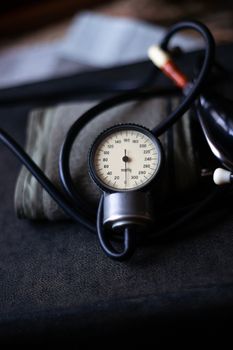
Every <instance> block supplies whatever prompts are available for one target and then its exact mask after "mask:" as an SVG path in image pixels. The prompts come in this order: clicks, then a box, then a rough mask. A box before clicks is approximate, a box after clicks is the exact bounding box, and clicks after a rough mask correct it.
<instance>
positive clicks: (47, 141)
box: [15, 98, 199, 220]
mask: <svg viewBox="0 0 233 350" xmlns="http://www.w3.org/2000/svg"><path fill="white" fill-rule="evenodd" d="M178 102H179V101H178V99H172V100H169V102H168V100H165V99H160V98H158V99H156V100H155V99H154V100H150V101H145V102H130V103H127V104H124V105H122V106H118V107H115V108H112V109H111V110H109V111H107V112H104V113H102V114H101V115H100V116H98V117H97V118H95V119H94V120H93V121H92V122H90V123H89V124H88V125H87V126H86V127H85V128H84V129H83V130H82V132H81V133H80V136H79V137H78V139H77V140H76V141H75V144H74V147H73V150H72V154H71V162H70V167H71V173H72V176H73V179H74V182H75V183H76V185H77V186H78V187H79V188H80V189H81V191H82V193H83V196H84V198H86V199H87V200H88V201H90V202H92V203H96V202H97V201H98V198H99V196H100V192H99V190H98V189H97V187H96V185H95V184H93V183H92V181H91V180H90V178H89V175H88V167H87V156H88V150H89V148H90V146H91V144H92V142H93V141H94V139H95V138H96V136H97V135H98V134H99V133H100V132H102V131H103V130H104V129H106V128H108V127H110V126H112V125H115V124H117V123H136V124H140V125H143V126H145V127H148V128H153V127H154V126H155V125H156V124H157V123H159V121H161V120H162V119H164V118H165V117H166V115H167V111H168V103H169V104H172V108H174V107H175V106H176V105H177V103H178ZM95 104H96V102H82V103H74V104H70V103H69V104H63V105H59V106H56V107H52V108H46V109H38V110H35V111H32V112H31V113H30V115H29V119H28V128H27V140H26V151H27V152H28V154H29V155H30V156H31V157H32V158H33V159H34V161H35V162H36V163H37V165H38V166H39V167H40V168H41V169H42V171H43V172H45V174H46V175H47V176H48V177H49V178H50V179H51V181H52V182H53V183H54V184H55V185H56V186H57V187H58V188H60V189H61V185H60V180H59V171H58V160H59V152H60V148H61V145H62V143H63V141H64V139H65V135H66V133H67V131H68V129H69V128H70V126H71V125H72V123H73V122H74V121H75V120H76V119H77V118H79V116H81V115H82V113H84V112H85V111H87V110H88V109H89V108H90V107H92V106H93V105H95ZM160 140H161V142H162V144H163V147H164V150H165V155H166V158H167V159H168V160H169V162H171V160H172V164H173V165H172V168H171V165H170V164H167V168H166V169H165V171H164V174H163V181H162V185H161V187H160V195H162V196H163V198H169V196H170V195H171V194H173V193H175V192H177V191H179V192H180V191H186V190H188V189H190V188H191V187H194V186H195V185H196V184H197V181H198V178H199V169H198V164H197V162H196V161H195V156H194V150H193V145H192V141H191V128H190V116H189V115H188V114H186V115H184V116H183V118H182V119H181V120H180V121H179V122H178V123H176V125H175V126H174V127H173V128H172V131H170V132H169V133H165V134H164V135H163V136H162V137H161V138H160ZM171 169H172V171H171ZM15 210H16V213H17V216H18V217H19V218H29V219H49V220H59V219H64V218H66V216H65V214H64V213H63V212H62V210H61V209H59V207H58V206H57V204H56V203H55V202H54V201H53V200H52V199H51V197H50V196H49V195H48V194H47V193H46V192H45V191H44V190H43V189H42V188H41V186H40V184H39V183H38V182H37V181H36V180H35V178H34V177H33V176H32V175H31V174H30V173H29V172H28V171H27V170H26V169H25V168H24V167H23V168H22V169H21V171H20V174H19V177H18V180H17V184H16V189H15Z"/></svg>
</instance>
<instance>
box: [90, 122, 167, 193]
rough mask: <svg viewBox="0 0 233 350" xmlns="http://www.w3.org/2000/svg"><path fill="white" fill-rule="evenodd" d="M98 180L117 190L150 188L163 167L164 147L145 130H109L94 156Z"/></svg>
mask: <svg viewBox="0 0 233 350" xmlns="http://www.w3.org/2000/svg"><path fill="white" fill-rule="evenodd" d="M91 158H92V160H91V162H92V171H94V179H95V180H97V181H99V182H100V183H101V185H102V187H103V186H104V187H106V188H108V189H110V190H115V191H129V190H136V189H139V188H142V187H144V186H146V185H147V184H148V183H149V182H151V180H152V179H154V177H155V175H156V174H157V173H158V170H159V168H160V165H161V148H160V144H159V142H158V141H157V140H156V138H155V137H154V136H153V135H152V134H151V133H150V132H149V131H148V130H147V129H144V128H143V127H136V126H135V127H131V128H130V127H129V126H128V127H120V126H118V127H117V126H116V127H115V128H114V127H113V128H111V129H109V131H107V132H106V133H104V134H102V135H101V137H100V139H99V140H97V143H96V145H95V144H94V149H93V150H92V155H91Z"/></svg>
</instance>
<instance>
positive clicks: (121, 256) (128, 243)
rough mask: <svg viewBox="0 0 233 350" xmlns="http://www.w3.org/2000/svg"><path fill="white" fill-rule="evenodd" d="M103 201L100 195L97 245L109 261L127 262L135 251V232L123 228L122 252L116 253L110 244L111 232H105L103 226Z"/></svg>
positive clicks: (128, 228)
mask: <svg viewBox="0 0 233 350" xmlns="http://www.w3.org/2000/svg"><path fill="white" fill-rule="evenodd" d="M103 201H104V196H103V195H102V196H101V198H100V202H99V207H98V213H97V234H98V238H99V243H100V246H101V248H102V249H103V251H104V253H105V254H106V255H107V256H108V257H109V258H111V259H113V260H117V261H124V260H128V259H129V258H130V257H131V256H132V255H133V253H134V251H135V249H136V236H135V232H133V231H132V230H131V228H130V227H125V228H124V229H123V230H124V233H123V241H122V243H121V244H122V245H123V250H122V251H121V252H118V251H117V250H116V249H115V248H114V247H113V245H112V244H111V241H110V238H111V232H110V230H106V229H105V228H104V226H103Z"/></svg>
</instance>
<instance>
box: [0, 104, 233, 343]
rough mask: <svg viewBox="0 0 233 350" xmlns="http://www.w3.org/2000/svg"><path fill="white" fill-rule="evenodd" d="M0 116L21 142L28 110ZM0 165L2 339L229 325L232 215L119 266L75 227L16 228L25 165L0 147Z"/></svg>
mask: <svg viewBox="0 0 233 350" xmlns="http://www.w3.org/2000/svg"><path fill="white" fill-rule="evenodd" d="M0 115H1V127H3V128H5V129H6V130H8V131H9V132H10V133H11V134H12V135H13V136H15V137H16V138H17V140H19V141H20V142H21V143H23V140H24V131H25V121H26V115H27V108H24V107H20V108H17V109H16V108H9V109H5V110H4V109H1V110H0ZM0 159H1V165H0V167H1V168H0V169H1V171H0V183H1V186H0V198H1V201H0V335H1V336H4V335H5V336H7V335H8V336H9V335H27V334H31V335H32V334H34V335H45V334H56V336H58V337H59V336H60V335H61V334H64V335H66V334H67V333H68V334H69V333H70V332H71V333H72V332H74V333H75V334H77V335H83V334H85V332H87V331H88V332H89V334H92V333H93V334H94V333H96V332H99V333H101V334H105V333H109V332H110V333H111V332H112V331H113V329H116V328H115V327H117V329H121V328H124V327H129V325H131V326H132V327H142V325H143V324H144V326H145V325H147V324H149V323H150V325H151V324H153V325H156V324H160V325H161V324H162V325H163V324H168V323H169V322H171V324H173V326H174V324H176V325H177V324H178V320H182V319H183V320H187V319H188V318H191V319H192V322H193V323H194V324H195V323H196V325H197V324H200V320H201V322H203V323H205V318H206V317H207V316H208V315H209V316H211V320H212V322H213V323H215V324H216V325H217V326H224V324H225V323H226V319H227V320H228V319H231V317H232V311H233V253H232V252H233V238H232V235H233V217H232V216H231V217H228V218H226V219H224V221H222V222H220V223H218V224H216V225H215V227H212V228H210V229H208V230H205V232H198V234H196V235H190V236H189V237H187V238H186V239H182V240H178V241H173V242H170V243H167V244H159V245H157V246H152V247H144V248H141V249H140V250H138V252H137V253H136V254H135V256H134V257H133V259H132V260H131V261H130V262H127V263H116V262H113V261H111V260H109V259H108V258H106V257H105V256H104V255H103V253H102V252H101V251H100V248H99V245H98V243H97V239H96V237H95V236H94V235H92V234H90V233H89V232H87V231H86V230H84V229H83V228H81V227H79V226H78V225H77V224H72V223H66V222H63V223H50V224H48V223H46V222H45V223H39V222H38V223H35V222H33V223H32V222H29V221H24V220H22V221H21V220H17V219H16V218H15V216H14V210H13V194H14V186H15V180H16V177H17V174H18V171H19V164H18V162H17V160H15V158H14V157H13V156H12V155H10V154H9V152H8V151H7V150H6V149H5V147H2V146H1V148H0ZM219 315H220V316H221V317H219ZM185 322H186V321H184V323H185ZM186 325H187V324H186ZM148 327H149V326H148Z"/></svg>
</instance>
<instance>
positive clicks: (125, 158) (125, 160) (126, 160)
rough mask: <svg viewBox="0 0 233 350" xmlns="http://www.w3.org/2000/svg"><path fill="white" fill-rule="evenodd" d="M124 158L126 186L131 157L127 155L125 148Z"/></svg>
mask: <svg viewBox="0 0 233 350" xmlns="http://www.w3.org/2000/svg"><path fill="white" fill-rule="evenodd" d="M122 160H123V162H125V187H126V185H127V170H126V169H127V164H126V163H127V162H128V160H129V158H128V157H127V155H126V149H125V154H124V157H123V158H122Z"/></svg>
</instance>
